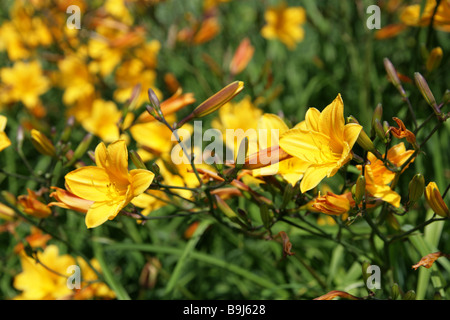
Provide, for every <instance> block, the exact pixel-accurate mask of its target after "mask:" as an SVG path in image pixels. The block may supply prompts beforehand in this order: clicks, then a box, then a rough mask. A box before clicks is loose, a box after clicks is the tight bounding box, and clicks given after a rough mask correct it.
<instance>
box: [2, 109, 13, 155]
mask: <svg viewBox="0 0 450 320" xmlns="http://www.w3.org/2000/svg"><path fill="white" fill-rule="evenodd" d="M6 122H8V118H7V117H5V116H4V115H0V151H2V150H4V149H5V148H7V147H9V146H10V145H11V140H9V138H8V136H7V135H6V133H5V128H6Z"/></svg>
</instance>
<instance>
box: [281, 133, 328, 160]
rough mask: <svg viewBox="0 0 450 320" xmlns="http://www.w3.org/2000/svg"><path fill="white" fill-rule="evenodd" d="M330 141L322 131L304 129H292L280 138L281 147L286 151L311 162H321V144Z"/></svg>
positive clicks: (326, 143)
mask: <svg viewBox="0 0 450 320" xmlns="http://www.w3.org/2000/svg"><path fill="white" fill-rule="evenodd" d="M328 143H329V141H328V138H327V137H326V136H325V135H323V134H322V133H320V132H311V131H305V130H302V129H291V130H289V131H288V132H286V133H285V134H283V136H282V137H281V138H280V147H281V148H282V149H283V150H284V151H286V152H287V153H288V154H290V155H292V156H294V157H298V158H300V159H302V160H303V161H307V162H310V163H320V162H321V152H320V146H322V145H328Z"/></svg>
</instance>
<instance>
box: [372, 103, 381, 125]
mask: <svg viewBox="0 0 450 320" xmlns="http://www.w3.org/2000/svg"><path fill="white" fill-rule="evenodd" d="M382 119H383V106H382V105H381V103H379V104H378V105H377V106H376V107H375V110H374V111H373V114H372V127H373V126H374V125H375V121H376V120H378V122H380V123H381V121H382Z"/></svg>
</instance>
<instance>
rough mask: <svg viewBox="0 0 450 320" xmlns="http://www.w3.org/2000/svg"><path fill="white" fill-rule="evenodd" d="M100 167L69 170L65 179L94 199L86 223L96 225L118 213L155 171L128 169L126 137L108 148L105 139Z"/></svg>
mask: <svg viewBox="0 0 450 320" xmlns="http://www.w3.org/2000/svg"><path fill="white" fill-rule="evenodd" d="M95 163H96V165H97V166H86V167H81V168H79V169H76V170H74V171H72V172H69V173H68V174H67V175H66V177H65V179H66V184H67V186H68V188H69V189H70V191H71V192H73V193H74V194H75V195H77V196H78V197H80V198H83V199H86V200H91V201H94V203H93V204H92V205H91V206H90V207H89V210H88V211H87V213H86V219H85V221H86V226H87V227H88V228H94V227H97V226H99V225H101V224H102V223H104V222H106V221H107V220H108V219H109V220H112V219H114V218H115V217H116V216H117V214H118V213H119V212H120V210H122V209H123V208H124V207H125V206H126V205H128V204H129V203H130V201H131V200H133V199H134V198H135V197H137V196H138V195H140V194H141V193H143V192H144V191H145V190H147V188H148V187H149V186H150V184H151V183H152V181H153V177H154V174H153V173H152V172H151V171H148V170H145V169H133V170H130V171H128V150H127V146H126V143H125V141H124V140H118V141H116V142H113V143H111V144H110V145H109V146H108V147H106V146H105V144H104V143H103V142H101V143H100V144H99V145H98V146H97V148H96V149H95Z"/></svg>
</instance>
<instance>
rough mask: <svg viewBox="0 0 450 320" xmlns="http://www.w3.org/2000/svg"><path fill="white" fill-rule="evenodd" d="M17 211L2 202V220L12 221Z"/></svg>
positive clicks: (0, 210)
mask: <svg viewBox="0 0 450 320" xmlns="http://www.w3.org/2000/svg"><path fill="white" fill-rule="evenodd" d="M15 215H16V213H15V211H14V210H13V209H12V208H11V207H8V206H7V205H5V204H3V203H1V202H0V219H3V220H7V221H11V220H13V219H14V218H15Z"/></svg>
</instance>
